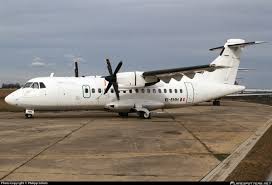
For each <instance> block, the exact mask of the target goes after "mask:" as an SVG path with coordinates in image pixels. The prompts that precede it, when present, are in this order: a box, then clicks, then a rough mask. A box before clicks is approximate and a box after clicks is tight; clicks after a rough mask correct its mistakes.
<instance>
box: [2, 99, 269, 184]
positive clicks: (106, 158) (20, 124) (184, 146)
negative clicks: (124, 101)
mask: <svg viewBox="0 0 272 185" xmlns="http://www.w3.org/2000/svg"><path fill="white" fill-rule="evenodd" d="M221 104H222V106H211V104H210V103H206V104H203V105H198V106H191V107H186V108H178V109H170V110H165V111H163V112H159V111H158V112H154V113H153V114H152V115H153V117H152V119H149V120H145V119H140V118H138V117H137V116H136V115H131V116H130V117H128V118H120V117H118V116H117V114H115V113H107V112H89V111H78V112H41V113H38V112H37V113H36V114H35V118H34V119H24V114H23V113H12V112H1V113H0V180H16V181H17V180H38V181H41V180H45V181H73V180H77V181H79V180H80V181H85V180H88V181H92V180H96V181H97V180H109V181H116V180H117V181H119V180H125V181H127V180H133V181H135V180H142V181H148V180H151V181H156V180H160V181H199V180H201V179H202V178H203V177H205V176H206V175H207V174H208V173H209V172H210V171H211V170H213V169H214V168H215V167H216V166H217V165H218V164H220V163H221V161H222V160H223V159H225V158H226V157H227V156H229V155H230V154H231V153H232V152H233V151H234V150H235V149H236V148H237V147H238V146H239V145H241V144H242V143H243V142H245V141H246V140H247V139H248V138H249V137H250V136H251V135H252V134H254V133H255V132H256V130H258V128H260V127H262V126H264V124H266V123H267V121H268V120H270V119H271V118H272V113H271V111H272V107H271V106H267V105H261V104H255V103H245V102H232V101H224V102H221Z"/></svg>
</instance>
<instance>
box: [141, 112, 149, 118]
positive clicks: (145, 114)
mask: <svg viewBox="0 0 272 185" xmlns="http://www.w3.org/2000/svg"><path fill="white" fill-rule="evenodd" d="M139 115H140V117H141V118H144V119H150V118H151V114H150V112H144V111H141V112H139Z"/></svg>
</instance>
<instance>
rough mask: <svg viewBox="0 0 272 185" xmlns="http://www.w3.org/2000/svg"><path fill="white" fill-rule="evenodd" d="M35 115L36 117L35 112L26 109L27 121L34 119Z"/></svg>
mask: <svg viewBox="0 0 272 185" xmlns="http://www.w3.org/2000/svg"><path fill="white" fill-rule="evenodd" d="M33 115H34V110H31V109H26V110H25V118H26V119H30V118H33Z"/></svg>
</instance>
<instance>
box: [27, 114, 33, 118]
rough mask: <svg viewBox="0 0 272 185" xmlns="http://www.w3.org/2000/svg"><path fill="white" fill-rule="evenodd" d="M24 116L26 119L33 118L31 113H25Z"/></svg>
mask: <svg viewBox="0 0 272 185" xmlns="http://www.w3.org/2000/svg"><path fill="white" fill-rule="evenodd" d="M25 118H26V119H30V118H33V115H32V114H25Z"/></svg>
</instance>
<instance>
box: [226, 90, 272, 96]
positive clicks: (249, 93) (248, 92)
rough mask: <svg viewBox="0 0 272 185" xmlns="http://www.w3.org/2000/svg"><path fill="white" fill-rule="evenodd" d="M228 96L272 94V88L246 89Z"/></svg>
mask: <svg viewBox="0 0 272 185" xmlns="http://www.w3.org/2000/svg"><path fill="white" fill-rule="evenodd" d="M227 96H232V97H233V96H235V97H242V96H272V89H245V90H243V91H241V92H239V93H234V94H229V95H227Z"/></svg>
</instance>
